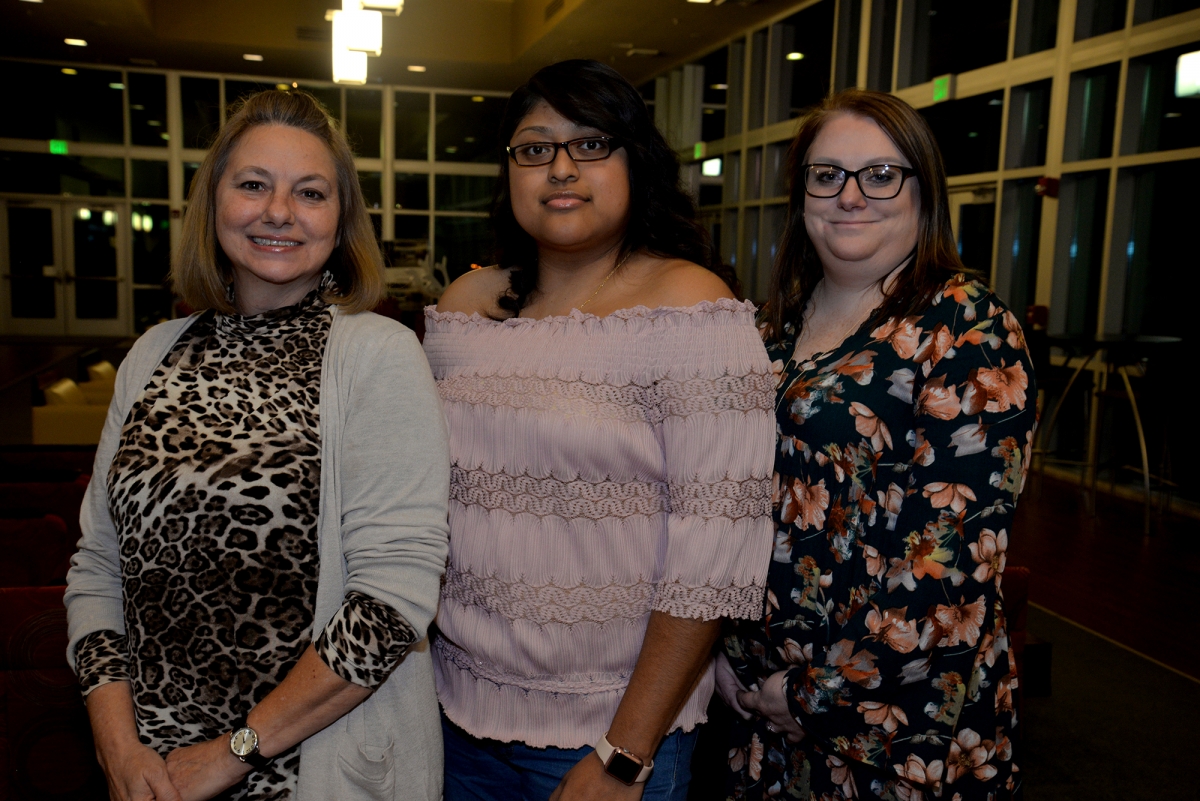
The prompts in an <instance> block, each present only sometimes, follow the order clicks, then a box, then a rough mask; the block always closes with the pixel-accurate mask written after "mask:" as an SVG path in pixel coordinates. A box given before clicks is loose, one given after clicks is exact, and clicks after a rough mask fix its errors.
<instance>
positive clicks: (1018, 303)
mask: <svg viewBox="0 0 1200 801" xmlns="http://www.w3.org/2000/svg"><path fill="white" fill-rule="evenodd" d="M1041 233H1042V196H1041V195H1039V194H1038V193H1037V179H1036V178H1022V179H1020V180H1017V181H1005V182H1004V197H1003V200H1001V203H1000V246H999V248H997V250H996V271H995V281H994V286H995V289H996V293H997V294H998V295H999V296H1000V299H1001V300H1003V301H1004V302H1005V303H1007V304H1008V305H1009V307H1011V308H1012V309H1013V311H1014V312H1015V313H1016V314H1017V316H1018V317H1020V316H1021V314H1022V312H1023V311H1024V309H1025V308H1026V307H1027V306H1029V305H1030V304H1032V303H1033V302H1034V298H1035V296H1036V291H1037V273H1038V248H1039V247H1040V243H1041Z"/></svg>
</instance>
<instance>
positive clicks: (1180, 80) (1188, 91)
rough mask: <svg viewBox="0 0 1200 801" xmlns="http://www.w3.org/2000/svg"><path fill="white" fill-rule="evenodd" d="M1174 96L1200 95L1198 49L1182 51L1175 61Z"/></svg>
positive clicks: (1199, 53) (1199, 54) (1199, 57)
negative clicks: (1187, 51)
mask: <svg viewBox="0 0 1200 801" xmlns="http://www.w3.org/2000/svg"><path fill="white" fill-rule="evenodd" d="M1175 96H1176V97H1200V50H1193V51H1192V52H1191V53H1184V54H1183V55H1182V56H1180V57H1179V58H1178V59H1177V60H1176V61H1175Z"/></svg>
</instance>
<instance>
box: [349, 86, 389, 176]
mask: <svg viewBox="0 0 1200 801" xmlns="http://www.w3.org/2000/svg"><path fill="white" fill-rule="evenodd" d="M382 132H383V93H382V92H378V91H375V90H374V89H347V90H346V136H347V137H348V138H349V139H350V147H351V148H352V149H353V150H354V155H356V156H359V157H361V158H367V159H377V158H379V152H380V150H379V149H380V146H381V145H382V143H383V133H382Z"/></svg>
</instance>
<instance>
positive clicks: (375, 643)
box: [315, 592, 417, 689]
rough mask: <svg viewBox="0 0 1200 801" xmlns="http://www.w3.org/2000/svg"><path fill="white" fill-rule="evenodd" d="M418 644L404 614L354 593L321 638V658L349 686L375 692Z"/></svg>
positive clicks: (347, 597)
mask: <svg viewBox="0 0 1200 801" xmlns="http://www.w3.org/2000/svg"><path fill="white" fill-rule="evenodd" d="M416 641H417V633H416V631H414V630H413V627H412V626H410V625H408V622H407V621H405V620H404V618H402V617H401V616H400V613H399V612H397V611H396V610H395V609H393V608H391V607H390V606H388V605H387V604H385V603H383V602H381V601H377V600H375V599H374V598H372V597H371V596H369V595H363V594H362V593H360V592H351V593H348V594H347V595H346V600H345V602H344V603H343V604H342V606H341V607H340V608H339V609H338V611H337V612H336V613H335V614H334V616H333V618H332V619H331V620H330V621H329V623H328V624H327V625H326V626H325V629H324V630H323V631H322V632H321V636H320V637H318V638H317V642H316V644H315V648H316V651H317V655H318V656H320V657H321V660H322V661H324V662H325V664H326V665H328V666H329V669H330V670H332V671H333V672H334V673H336V674H338V675H339V676H341V677H342V678H343V679H345V680H346V681H348V682H351V683H353V684H357V685H359V686H360V687H367V688H369V689H374V688H376V687H378V686H379V685H380V684H383V682H384V680H385V679H387V677H388V675H389V674H390V673H391V672H392V669H393V668H395V667H396V665H398V664H400V660H401V659H403V658H404V655H405V654H406V653H408V647H409V646H410V645H412V644H413V643H414V642H416Z"/></svg>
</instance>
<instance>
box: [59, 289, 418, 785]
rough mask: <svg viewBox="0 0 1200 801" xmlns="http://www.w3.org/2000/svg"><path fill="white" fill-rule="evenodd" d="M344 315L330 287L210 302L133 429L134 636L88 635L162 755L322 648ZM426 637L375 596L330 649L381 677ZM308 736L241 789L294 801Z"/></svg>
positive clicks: (203, 735) (217, 729) (128, 537)
mask: <svg viewBox="0 0 1200 801" xmlns="http://www.w3.org/2000/svg"><path fill="white" fill-rule="evenodd" d="M331 321H332V312H331V310H330V308H329V306H328V304H327V303H326V302H325V301H324V300H323V299H322V298H321V293H320V291H319V290H318V291H314V292H313V293H311V294H310V295H309V296H308V297H306V298H305V299H304V300H303V301H302V302H301V303H300V304H298V305H296V306H292V307H288V308H286V309H277V310H275V311H272V312H267V313H264V314H259V315H254V316H240V315H223V314H216V313H213V312H209V313H206V314H204V315H201V316H200V317H199V318H198V319H197V320H196V322H195V323H193V324H192V326H191V327H190V328H189V329H188V330H187V332H185V334H184V335H183V336H182V337H181V338H180V339H179V341H178V342H177V343H176V345H175V346H174V347H173V348H172V349H171V351H170V352H169V353H168V354H167V356H166V357H165V358H164V359H163V361H162V363H161V364H160V366H159V367H158V368H157V369H156V370H155V372H154V374H153V376H152V377H151V379H150V382H149V384H147V386H146V388H145V390H144V392H143V394H142V396H141V398H140V399H139V400H138V401H137V402H136V403H135V404H134V406H133V408H132V410H131V411H130V413H129V416H128V418H127V419H126V422H125V425H124V427H123V428H122V430H121V439H120V444H119V446H118V449H117V453H116V456H115V457H114V459H113V462H112V466H111V468H110V471H109V476H108V479H109V483H108V488H109V507H110V510H111V512H112V516H113V521H114V523H115V524H116V526H117V530H118V532H119V542H120V554H121V559H120V561H121V578H122V587H123V597H124V617H125V629H126V634H125V636H121V635H119V634H117V633H116V632H113V631H101V632H95V633H93V634H91V635H89V636H88V637H86V638H85V639H83V640H82V641H81V642H80V644H79V646H78V647H77V648H76V672H77V674H78V675H79V680H80V685H81V686H82V688H83V691H84V694H85V695H86V694H88V693H90V692H91V691H93V690H94V689H95V688H96V687H99V686H102V685H103V684H106V683H108V682H111V681H129V682H130V683H131V685H132V687H131V690H132V693H133V697H134V699H135V704H134V705H135V709H136V713H137V722H138V733H139V735H140V737H141V740H142V742H144V743H146V744H147V745H149V746H150V747H151V748H154V749H155V750H156V751H158V752H159V753H161V754H164V755H165V754H166V753H168V752H169V751H171V750H172V749H174V748H178V747H180V746H184V745H191V744H195V743H198V742H203V741H205V740H209V739H213V738H217V737H221V736H223V735H225V734H227V733H228V732H229V731H230V730H231V728H232V725H233V723H234V721H236V720H237V719H238V718H239V717H241V716H242V715H244V714H246V713H247V712H249V711H250V709H251V708H252V707H253V706H254V704H255V703H257V702H258V701H259V700H261V699H262V698H263V697H264V696H265V695H267V693H269V692H270V691H271V690H272V689H274V688H275V686H276V685H278V684H279V682H280V681H281V680H282V679H283V677H284V676H286V675H287V673H288V671H289V670H290V669H291V668H292V667H293V666H294V665H295V664H296V662H297V661H298V660H299V658H300V656H301V654H302V653H303V652H304V650H305V649H306V648H307V647H308V645H309V643H310V641H311V640H310V630H311V627H312V623H313V606H314V602H315V599H316V591H317V573H318V567H319V564H318V560H319V556H318V550H317V547H318V543H317V520H318V503H319V497H320V474H321V449H320V426H319V401H320V385H321V362H322V357H323V354H324V351H325V345H326V341H327V339H328V335H329V329H330V325H331ZM415 640H416V634H415V632H414V630H413V629H412V627H411V626H410V625H408V623H407V622H406V621H405V620H404V619H403V618H402V617H401V616H400V615H399V614H398V613H397V612H396V611H395V610H394V609H392V608H391V607H390V606H388V605H386V604H383V603H381V602H379V601H376V600H374V599H372V598H370V597H368V596H366V595H363V594H361V593H349V594H348V595H347V597H346V601H345V603H344V604H343V605H342V607H341V609H340V610H339V611H338V613H337V614H335V615H334V617H333V619H332V620H331V621H330V622H329V624H328V625H327V626H326V627H325V629H324V630H323V632H322V634H321V636H320V637H318V639H317V642H316V643H315V644H314V645H315V648H316V651H317V653H318V655H319V656H320V657H321V658H322V660H323V661H324V662H325V663H326V664H327V665H329V667H330V668H331V669H332V670H333V671H334V672H336V673H337V674H338V675H339V676H341V677H342V678H344V679H346V680H347V681H351V682H354V683H356V684H359V685H362V686H366V687H374V686H377V685H378V684H380V683H382V682H383V680H384V679H386V678H387V676H388V674H389V673H390V672H391V670H392V668H394V667H395V665H396V664H397V663H398V662H399V661H400V658H401V657H402V656H403V655H404V653H405V650H406V649H407V647H408V646H409V645H411V644H412V643H413V642H414V641H415ZM299 764H300V754H299V747H298V746H296V747H293V748H292V749H290V750H288V751H286V752H284V753H283V754H281V755H280V756H279V757H277V758H276V759H275V760H274V761H273V762H272V763H271V764H270V765H269V766H268V767H267V768H265V769H263V770H261V771H256V772H254V773H251V774H250V776H248V777H247V779H246V781H245V782H243V783H242V784H241V785H239V786H238V787H237V788H235V789H234V790H233V791H231V792H230V793H229V794H228V795H227V796H222V797H223V798H224V797H228V798H230V799H289V798H292V797H293V796H294V792H295V786H296V780H297V777H298V774H299Z"/></svg>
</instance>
